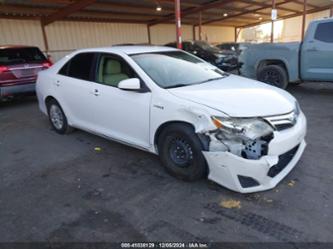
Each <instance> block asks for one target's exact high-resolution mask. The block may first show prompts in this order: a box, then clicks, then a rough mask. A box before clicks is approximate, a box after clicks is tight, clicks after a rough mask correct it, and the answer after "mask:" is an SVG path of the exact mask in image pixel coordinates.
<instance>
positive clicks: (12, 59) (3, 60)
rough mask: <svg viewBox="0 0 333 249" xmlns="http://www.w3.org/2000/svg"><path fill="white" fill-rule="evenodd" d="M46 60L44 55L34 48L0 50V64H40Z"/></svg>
mask: <svg viewBox="0 0 333 249" xmlns="http://www.w3.org/2000/svg"><path fill="white" fill-rule="evenodd" d="M46 60H47V59H46V57H45V56H44V54H43V53H42V52H41V51H40V50H39V49H38V48H35V47H32V48H5V49H0V64H1V65H15V64H22V63H42V62H45V61H46Z"/></svg>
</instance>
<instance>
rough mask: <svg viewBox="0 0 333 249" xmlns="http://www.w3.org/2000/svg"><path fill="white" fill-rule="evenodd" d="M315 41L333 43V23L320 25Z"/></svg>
mask: <svg viewBox="0 0 333 249" xmlns="http://www.w3.org/2000/svg"><path fill="white" fill-rule="evenodd" d="M315 39H316V40H319V41H322V42H328V43H333V22H326V23H320V24H318V27H317V30H316V33H315Z"/></svg>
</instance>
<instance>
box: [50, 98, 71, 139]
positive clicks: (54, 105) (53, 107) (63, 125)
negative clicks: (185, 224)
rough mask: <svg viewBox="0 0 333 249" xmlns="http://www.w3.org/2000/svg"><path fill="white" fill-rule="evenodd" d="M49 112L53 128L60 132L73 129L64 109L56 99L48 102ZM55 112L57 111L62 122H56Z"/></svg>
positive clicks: (63, 132) (64, 132)
mask: <svg viewBox="0 0 333 249" xmlns="http://www.w3.org/2000/svg"><path fill="white" fill-rule="evenodd" d="M47 112H48V115H49V121H50V123H51V125H52V128H53V129H54V130H55V131H56V132H57V133H59V134H66V133H69V132H71V131H72V127H70V126H69V125H68V123H67V118H66V115H65V113H64V111H63V110H62V108H61V106H60V105H59V103H58V102H57V101H56V100H55V99H51V100H50V101H48V102H47ZM53 112H57V115H58V116H59V117H58V119H59V121H60V120H61V122H58V123H57V122H56V120H55V117H54V115H55V114H53Z"/></svg>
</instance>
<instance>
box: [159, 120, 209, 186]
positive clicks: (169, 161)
mask: <svg viewBox="0 0 333 249" xmlns="http://www.w3.org/2000/svg"><path fill="white" fill-rule="evenodd" d="M158 151H159V156H160V159H161V161H162V163H163V165H164V167H165V168H166V170H167V171H168V172H169V173H170V174H171V175H173V176H175V177H177V178H180V179H182V180H186V181H194V180H198V179H201V178H204V177H205V176H206V175H207V164H206V160H205V158H204V156H203V154H202V145H201V142H200V140H199V138H198V136H197V135H196V134H195V132H194V130H193V128H192V127H190V126H188V125H183V124H173V125H170V126H168V127H167V128H166V129H164V130H163V131H162V133H161V134H160V136H159V139H158Z"/></svg>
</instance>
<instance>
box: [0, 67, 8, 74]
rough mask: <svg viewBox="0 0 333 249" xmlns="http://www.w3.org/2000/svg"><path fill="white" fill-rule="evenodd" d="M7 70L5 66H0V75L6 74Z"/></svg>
mask: <svg viewBox="0 0 333 249" xmlns="http://www.w3.org/2000/svg"><path fill="white" fill-rule="evenodd" d="M8 70H9V68H8V67H6V66H0V73H4V72H7V71H8Z"/></svg>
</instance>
